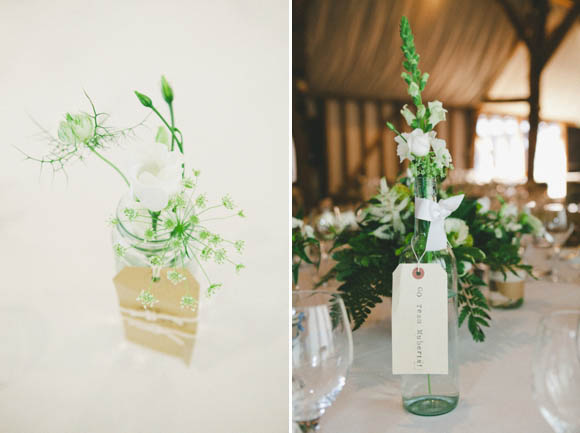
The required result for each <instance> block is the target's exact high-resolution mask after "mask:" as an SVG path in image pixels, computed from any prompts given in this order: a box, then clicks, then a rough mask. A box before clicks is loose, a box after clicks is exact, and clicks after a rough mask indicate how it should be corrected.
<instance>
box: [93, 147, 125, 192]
mask: <svg viewBox="0 0 580 433" xmlns="http://www.w3.org/2000/svg"><path fill="white" fill-rule="evenodd" d="M86 146H87V147H88V148H89V149H90V150H91V151H92V152H93V153H94V154H95V155H97V156H98V157H99V158H101V159H102V160H103V161H105V163H107V164H108V165H109V166H110V167H112V168H113V170H115V171H116V172H117V173H119V175H120V176H121V177H122V178H123V180H124V181H125V183H126V184H127V186H131V184H130V183H129V180H128V179H127V177H126V176H125V175H124V174H123V172H122V171H121V170H119V168H118V167H117V166H116V165H115V164H113V163H112V162H111V161H109V160H108V159H107V158H105V157H104V156H103V155H101V154H100V153H99V152H97V151H96V150H95V148H94V147H93V146H91V145H90V144H89V143H86Z"/></svg>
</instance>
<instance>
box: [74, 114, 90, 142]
mask: <svg viewBox="0 0 580 433" xmlns="http://www.w3.org/2000/svg"><path fill="white" fill-rule="evenodd" d="M69 123H70V125H71V127H72V130H73V132H74V134H75V135H76V137H77V139H78V140H79V141H80V142H81V143H84V142H85V141H87V140H88V139H89V138H91V137H92V136H93V133H94V126H93V119H92V118H91V117H90V116H89V115H88V114H86V113H80V114H77V115H76V116H73V117H72V119H71V120H69Z"/></svg>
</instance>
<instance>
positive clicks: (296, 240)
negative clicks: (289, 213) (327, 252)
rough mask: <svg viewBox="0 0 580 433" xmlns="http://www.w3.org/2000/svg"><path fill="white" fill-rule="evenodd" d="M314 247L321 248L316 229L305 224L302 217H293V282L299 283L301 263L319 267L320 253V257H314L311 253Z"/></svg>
mask: <svg viewBox="0 0 580 433" xmlns="http://www.w3.org/2000/svg"><path fill="white" fill-rule="evenodd" d="M312 248H314V249H316V250H318V251H319V250H320V242H319V241H318V239H317V238H316V236H315V234H314V229H313V228H312V227H311V226H309V225H308V224H305V223H304V221H303V220H302V219H301V218H294V217H292V282H293V283H294V284H298V276H299V273H300V265H301V264H302V263H303V262H305V263H308V264H311V265H315V266H316V267H318V265H319V264H320V255H318V259H313V258H311V257H310V256H311V255H313V254H309V252H311V251H310V250H311V249H312Z"/></svg>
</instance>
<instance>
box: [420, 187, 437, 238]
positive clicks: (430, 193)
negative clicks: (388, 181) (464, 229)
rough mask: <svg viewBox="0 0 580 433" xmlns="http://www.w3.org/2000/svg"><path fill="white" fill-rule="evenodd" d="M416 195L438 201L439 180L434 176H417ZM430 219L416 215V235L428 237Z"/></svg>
mask: <svg viewBox="0 0 580 433" xmlns="http://www.w3.org/2000/svg"><path fill="white" fill-rule="evenodd" d="M415 197H416V198H424V199H427V200H432V201H437V181H436V180H435V179H434V178H432V177H425V176H417V178H415ZM430 224H431V223H430V222H429V221H424V220H420V219H418V218H416V217H415V237H417V236H419V237H423V236H424V237H425V238H427V233H429V225H430Z"/></svg>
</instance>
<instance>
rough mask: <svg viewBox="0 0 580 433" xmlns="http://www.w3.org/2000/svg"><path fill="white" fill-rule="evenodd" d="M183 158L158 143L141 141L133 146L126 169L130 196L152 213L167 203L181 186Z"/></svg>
mask: <svg viewBox="0 0 580 433" xmlns="http://www.w3.org/2000/svg"><path fill="white" fill-rule="evenodd" d="M182 164H183V159H182V156H181V154H180V153H179V152H171V151H169V150H168V149H167V146H165V145H164V144H162V143H155V142H154V143H149V144H142V145H140V146H139V147H136V148H135V158H134V161H132V166H131V169H130V171H129V176H130V180H131V189H132V191H133V195H134V196H135V197H136V198H137V199H139V202H140V204H141V205H142V206H143V207H144V208H146V209H148V210H150V211H153V212H158V211H160V210H162V209H164V208H165V206H167V203H168V202H169V198H170V197H171V196H172V195H173V194H175V193H177V192H179V190H180V189H181V174H182Z"/></svg>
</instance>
